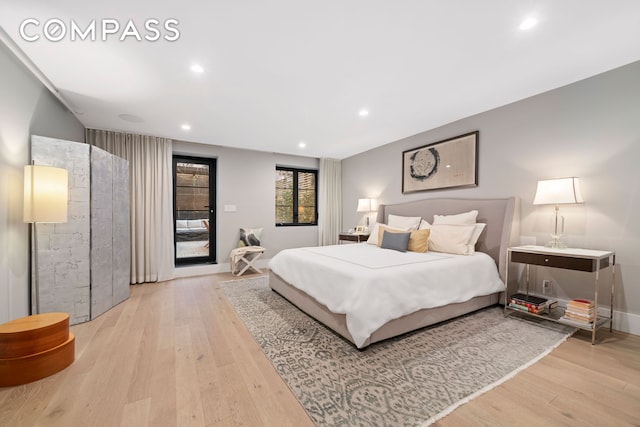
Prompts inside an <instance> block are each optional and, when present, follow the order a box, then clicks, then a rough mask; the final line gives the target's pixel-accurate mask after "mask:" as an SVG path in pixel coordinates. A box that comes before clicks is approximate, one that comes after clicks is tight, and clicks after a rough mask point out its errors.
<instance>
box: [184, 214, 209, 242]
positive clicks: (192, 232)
mask: <svg viewBox="0 0 640 427" xmlns="http://www.w3.org/2000/svg"><path fill="white" fill-rule="evenodd" d="M207 221H208V220H206V219H179V220H176V242H197V241H204V242H208V241H209V229H208V228H207Z"/></svg>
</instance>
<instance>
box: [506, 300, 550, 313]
mask: <svg viewBox="0 0 640 427" xmlns="http://www.w3.org/2000/svg"><path fill="white" fill-rule="evenodd" d="M509 307H511V308H514V309H516V310H519V311H524V312H527V313H533V314H542V313H544V312H545V307H543V308H541V309H538V308H534V307H527V306H524V305H521V304H514V303H511V304H509Z"/></svg>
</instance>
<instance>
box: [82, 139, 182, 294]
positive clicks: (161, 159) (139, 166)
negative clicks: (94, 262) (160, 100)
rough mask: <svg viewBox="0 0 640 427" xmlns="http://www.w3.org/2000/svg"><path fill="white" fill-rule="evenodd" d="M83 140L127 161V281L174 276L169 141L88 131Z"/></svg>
mask: <svg viewBox="0 0 640 427" xmlns="http://www.w3.org/2000/svg"><path fill="white" fill-rule="evenodd" d="M85 135H86V142H87V143H88V144H91V145H95V146H96V147H98V148H102V149H103V150H106V151H108V152H109V153H111V154H114V155H116V156H119V157H122V158H124V159H126V160H128V161H129V183H130V189H131V192H130V195H129V197H130V200H131V219H130V221H131V283H144V282H157V281H164V280H169V279H172V278H173V277H174V247H173V184H172V183H173V172H172V141H171V140H170V139H166V138H160V137H155V136H147V135H136V134H131V133H124V132H113V131H106V130H96V129H87V130H86V132H85Z"/></svg>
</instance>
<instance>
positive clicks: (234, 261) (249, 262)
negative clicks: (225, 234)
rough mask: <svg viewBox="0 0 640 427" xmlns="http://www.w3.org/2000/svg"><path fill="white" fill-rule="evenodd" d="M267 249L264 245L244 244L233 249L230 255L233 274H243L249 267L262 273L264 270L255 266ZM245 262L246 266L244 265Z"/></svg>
mask: <svg viewBox="0 0 640 427" xmlns="http://www.w3.org/2000/svg"><path fill="white" fill-rule="evenodd" d="M265 250H266V249H265V248H263V247H262V246H243V247H240V248H235V249H232V250H231V256H230V261H231V274H233V275H235V276H242V275H243V274H244V273H246V271H247V270H249V269H252V270H254V271H255V272H256V273H260V274H262V270H260V269H259V268H258V267H256V266H255V262H256V261H257V260H258V258H260V257H261V256H262V254H263V253H264V251H265ZM243 264H244V267H242V265H243ZM236 270H237V271H236Z"/></svg>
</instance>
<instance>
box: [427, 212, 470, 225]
mask: <svg viewBox="0 0 640 427" xmlns="http://www.w3.org/2000/svg"><path fill="white" fill-rule="evenodd" d="M477 219H478V211H477V210H475V209H474V210H472V211H469V212H464V213H461V214H457V215H434V216H433V224H434V225H435V224H465V225H471V224H475V223H476V220H477Z"/></svg>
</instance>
